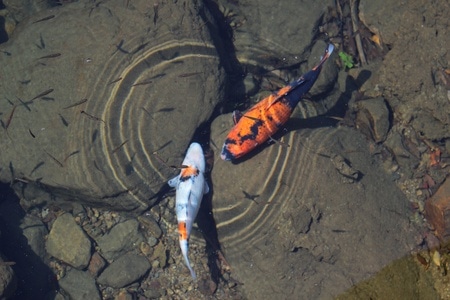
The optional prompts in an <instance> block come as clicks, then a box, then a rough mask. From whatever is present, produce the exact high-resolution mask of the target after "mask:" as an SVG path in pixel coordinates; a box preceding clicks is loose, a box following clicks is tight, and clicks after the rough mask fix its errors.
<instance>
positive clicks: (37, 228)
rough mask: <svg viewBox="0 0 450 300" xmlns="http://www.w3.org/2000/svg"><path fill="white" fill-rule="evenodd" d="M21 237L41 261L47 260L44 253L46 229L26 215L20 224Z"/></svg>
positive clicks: (39, 222)
mask: <svg viewBox="0 0 450 300" xmlns="http://www.w3.org/2000/svg"><path fill="white" fill-rule="evenodd" d="M20 228H21V229H22V232H23V235H24V236H25V237H26V239H27V241H28V245H29V246H30V248H31V249H32V250H33V252H34V253H36V255H38V256H39V257H40V258H41V259H43V260H45V259H46V258H47V252H46V251H45V236H46V235H47V234H48V230H47V227H45V225H44V223H42V222H41V220H40V219H38V218H37V217H35V216H32V215H26V216H25V217H24V218H23V220H22V223H21V224H20Z"/></svg>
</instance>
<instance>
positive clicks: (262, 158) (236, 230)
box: [212, 116, 336, 257]
mask: <svg viewBox="0 0 450 300" xmlns="http://www.w3.org/2000/svg"><path fill="white" fill-rule="evenodd" d="M227 117H228V118H229V116H222V117H220V118H219V119H218V120H216V121H215V123H214V124H213V126H219V127H220V128H226V127H229V126H232V122H231V120H228V118H227ZM215 128H216V129H217V127H215ZM213 130H214V128H213ZM334 134H335V133H334V132H333V131H327V130H318V131H314V132H313V133H311V132H309V131H303V132H302V131H291V132H289V133H287V134H285V135H284V136H283V137H282V139H281V141H280V143H279V144H278V143H274V144H271V145H266V146H262V147H261V148H260V151H259V152H258V151H257V153H254V154H253V155H250V156H249V157H247V158H248V159H247V160H245V161H243V162H241V163H239V164H232V163H229V162H223V161H221V160H217V161H216V162H215V167H214V170H213V176H212V180H213V182H214V190H215V193H214V199H215V200H214V203H213V206H214V217H215V219H216V220H217V221H218V224H217V229H218V232H219V239H220V242H221V244H222V245H223V247H224V248H225V251H226V254H227V255H228V256H229V257H236V255H240V254H242V253H243V250H244V249H248V248H251V247H252V246H253V245H256V244H258V243H260V242H261V241H262V240H264V239H265V238H266V236H265V232H268V231H270V230H273V227H274V226H275V225H276V224H279V222H280V219H282V218H283V217H284V216H286V213H289V212H292V211H295V210H296V209H298V210H300V208H301V206H302V205H306V203H305V201H300V199H299V198H301V195H302V194H308V193H310V190H311V189H314V188H316V187H317V183H318V182H319V181H320V176H321V175H322V171H321V167H319V166H318V165H320V164H321V163H323V162H324V155H325V156H330V151H332V150H331V147H332V146H333V144H334V143H335V139H336V137H335V136H334ZM225 136H226V132H225V131H223V133H222V134H220V135H218V136H217V140H216V139H215V140H214V141H213V142H214V144H217V143H220V141H222V143H223V140H224V138H225ZM217 145H218V144H217Z"/></svg>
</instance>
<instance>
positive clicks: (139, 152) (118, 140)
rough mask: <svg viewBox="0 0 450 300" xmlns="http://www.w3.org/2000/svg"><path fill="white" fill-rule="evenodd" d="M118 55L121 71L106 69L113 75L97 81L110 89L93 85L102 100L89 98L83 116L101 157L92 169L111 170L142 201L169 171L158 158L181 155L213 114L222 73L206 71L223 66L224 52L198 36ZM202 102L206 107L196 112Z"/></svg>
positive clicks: (123, 187)
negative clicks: (213, 87)
mask: <svg viewBox="0 0 450 300" xmlns="http://www.w3.org/2000/svg"><path fill="white" fill-rule="evenodd" d="M116 56H117V57H119V58H116V57H113V58H112V59H111V60H117V59H121V61H119V62H117V61H114V62H112V61H111V62H109V65H112V66H114V67H115V68H116V70H110V69H109V68H107V69H106V70H105V73H104V74H103V75H109V76H102V78H101V79H100V80H99V82H98V83H97V87H103V88H96V89H94V91H93V94H92V95H91V96H90V98H91V99H97V100H94V101H89V102H88V104H87V105H86V107H85V112H86V114H85V115H84V116H83V117H84V118H82V120H81V122H80V127H83V128H85V130H87V132H86V134H85V135H84V137H85V139H86V140H85V141H84V143H85V144H86V145H91V146H87V148H86V150H87V151H92V152H93V157H95V164H93V163H92V161H89V160H87V161H86V164H85V167H86V168H88V169H91V170H93V171H92V172H94V173H95V172H97V171H100V172H102V173H104V174H112V176H111V179H113V181H114V184H119V185H120V186H121V190H122V191H123V192H124V193H125V192H126V193H131V194H133V195H134V196H135V198H136V200H137V201H142V199H144V200H145V199H146V198H148V196H149V195H152V194H154V193H155V192H156V191H157V189H158V188H159V187H160V186H161V184H162V183H164V182H165V181H166V180H167V178H168V176H170V171H171V170H170V169H169V168H167V167H166V166H164V165H163V164H162V163H161V162H160V161H158V159H157V157H161V158H164V159H167V158H171V159H173V160H175V159H177V158H178V157H180V156H181V155H182V153H183V151H184V149H183V148H181V149H180V147H179V146H180V145H184V144H186V145H187V144H188V141H189V140H190V138H191V134H192V129H193V128H196V126H198V121H196V120H201V119H202V118H204V117H206V116H207V115H206V114H205V113H206V112H207V110H205V109H207V108H206V107H204V105H202V103H203V101H205V100H206V99H203V96H204V93H205V88H206V89H207V87H208V84H209V83H211V80H210V79H208V78H214V76H215V74H213V71H207V69H208V68H209V67H211V66H217V65H218V58H217V56H216V52H215V49H214V47H213V46H212V45H207V44H205V43H197V42H195V41H184V42H181V41H175V42H167V43H163V44H159V45H157V46H156V47H153V48H151V49H149V50H147V51H143V52H142V54H141V55H138V56H137V57H136V58H135V59H133V60H132V61H128V57H127V56H124V55H123V54H122V53H117V54H116ZM122 65H126V66H124V67H122ZM118 66H119V67H118ZM205 66H207V68H205ZM216 68H217V67H216ZM117 69H118V70H117ZM212 70H214V68H212ZM206 92H208V91H206ZM199 106H203V107H204V108H205V109H203V110H202V111H201V112H200V114H199V115H200V116H199V117H198V118H197V116H195V117H192V116H191V115H192V114H193V113H194V112H192V111H196V107H199ZM209 110H211V108H210V109H209ZM88 114H89V115H88ZM95 118H99V120H97V119H95ZM93 124H94V126H93ZM174 141H175V142H174ZM91 147H92V149H90V148H91ZM154 152H157V153H158V156H155V155H154V154H153V153H154ZM92 166H94V167H95V169H96V170H95V169H93V168H92ZM107 177H110V176H109V175H107ZM118 192H119V193H120V189H119V191H118Z"/></svg>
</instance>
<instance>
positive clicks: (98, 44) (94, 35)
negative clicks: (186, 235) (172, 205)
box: [0, 0, 225, 210]
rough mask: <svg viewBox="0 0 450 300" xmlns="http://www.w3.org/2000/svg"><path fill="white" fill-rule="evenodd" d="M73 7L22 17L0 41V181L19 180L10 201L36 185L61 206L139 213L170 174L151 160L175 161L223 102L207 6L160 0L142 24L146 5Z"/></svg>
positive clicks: (84, 2) (117, 1)
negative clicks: (0, 124) (1, 42)
mask: <svg viewBox="0 0 450 300" xmlns="http://www.w3.org/2000/svg"><path fill="white" fill-rule="evenodd" d="M71 2H72V3H70V4H69V5H63V6H60V7H58V8H55V9H52V10H51V11H41V12H39V13H36V14H34V15H33V16H32V17H30V18H29V19H26V20H24V21H23V22H21V23H20V24H18V26H17V28H16V29H15V31H14V36H13V37H12V38H11V40H10V41H8V43H5V44H4V45H2V51H3V52H5V53H9V54H10V55H5V54H4V53H1V54H2V55H0V65H1V66H2V67H1V68H0V78H1V79H2V80H1V81H0V94H1V95H2V96H4V97H6V98H8V99H14V100H11V101H12V102H11V103H12V105H11V103H9V102H8V101H6V100H5V99H3V100H2V101H0V112H1V113H2V121H3V123H4V125H6V123H8V124H7V125H8V126H7V127H8V128H7V129H8V130H7V131H6V130H0V140H1V141H2V155H1V156H0V165H1V166H8V165H9V166H10V167H9V168H7V167H3V168H0V180H1V181H3V182H10V181H12V180H14V177H15V176H18V177H22V176H25V177H27V178H26V181H27V184H26V185H24V187H23V188H22V189H20V188H16V187H15V188H16V191H17V192H18V193H20V194H21V195H25V194H27V190H28V189H30V188H31V189H33V188H39V189H42V190H44V191H46V192H48V193H50V194H52V196H55V197H53V198H54V199H55V200H56V201H58V202H59V203H60V202H61V200H62V199H63V200H67V201H72V202H74V201H77V202H82V203H85V204H88V205H91V206H92V205H96V206H103V205H105V206H108V207H109V208H114V209H116V210H143V209H146V208H147V207H148V204H149V203H150V202H147V201H144V199H150V198H151V196H154V195H155V194H156V193H157V192H158V191H159V189H160V188H161V187H162V186H163V185H164V184H165V181H166V179H167V178H168V177H169V176H171V175H172V174H171V170H170V168H166V166H164V165H163V164H161V163H160V162H159V161H157V159H156V158H155V156H154V155H152V153H153V152H154V151H158V154H159V155H160V156H161V157H165V158H173V159H177V158H178V157H182V156H183V153H184V151H185V149H186V148H187V146H188V145H189V142H190V139H191V137H192V135H193V133H194V132H195V130H196V129H197V127H198V126H199V125H200V124H202V123H204V122H205V121H206V120H208V119H209V118H210V117H211V114H212V112H213V110H214V108H215V106H216V105H217V104H218V103H219V102H220V101H221V99H222V93H223V88H224V84H223V83H224V77H225V73H224V71H223V69H222V67H221V62H220V59H219V56H218V55H217V51H216V48H215V45H214V44H213V42H212V40H211V37H210V34H209V30H208V28H209V26H210V25H211V24H209V25H208V26H203V25H204V24H205V21H204V20H203V19H202V15H203V13H204V12H205V10H206V9H205V8H204V7H203V3H202V2H201V1H192V2H185V3H183V2H181V1H166V2H163V3H159V5H158V14H157V16H156V17H155V20H154V21H152V18H153V17H150V19H149V16H153V15H154V13H155V12H154V7H153V5H149V3H148V1H146V0H136V1H131V2H129V5H128V7H125V6H124V3H123V1H122V0H111V1H107V2H104V3H102V5H96V4H93V3H92V1H90V0H80V1H71ZM51 15H53V16H54V17H53V18H51V19H48V20H44V21H39V20H42V19H45V18H46V17H48V16H51ZM38 21H39V22H38ZM18 98H20V99H21V101H24V102H26V103H29V104H26V105H22V104H21V103H20V101H19V100H18ZM33 98H35V99H33ZM32 99H33V100H32ZM200 108H201V109H200ZM13 110H14V113H11V112H12V111H13ZM10 115H11V116H13V118H12V119H11V121H10V122H7V121H6V120H7V119H8V117H9V116H10ZM4 127H6V126H4ZM154 199H155V200H152V201H156V197H155V198H154ZM25 200H28V199H25ZM150 204H151V203H150Z"/></svg>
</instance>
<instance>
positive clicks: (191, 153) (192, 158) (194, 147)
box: [183, 143, 205, 173]
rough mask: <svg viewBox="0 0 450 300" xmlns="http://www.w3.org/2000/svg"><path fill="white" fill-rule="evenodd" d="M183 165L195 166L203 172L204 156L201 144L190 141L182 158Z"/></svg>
mask: <svg viewBox="0 0 450 300" xmlns="http://www.w3.org/2000/svg"><path fill="white" fill-rule="evenodd" d="M183 165H184V166H195V168H196V169H198V171H200V172H202V173H204V172H205V156H204V155H203V149H202V146H200V144H199V143H192V144H191V145H190V146H189V148H188V150H187V152H186V156H185V158H184V160H183Z"/></svg>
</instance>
